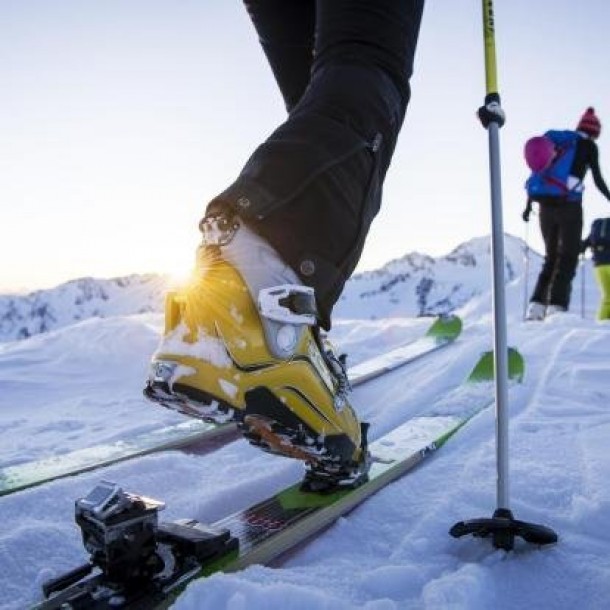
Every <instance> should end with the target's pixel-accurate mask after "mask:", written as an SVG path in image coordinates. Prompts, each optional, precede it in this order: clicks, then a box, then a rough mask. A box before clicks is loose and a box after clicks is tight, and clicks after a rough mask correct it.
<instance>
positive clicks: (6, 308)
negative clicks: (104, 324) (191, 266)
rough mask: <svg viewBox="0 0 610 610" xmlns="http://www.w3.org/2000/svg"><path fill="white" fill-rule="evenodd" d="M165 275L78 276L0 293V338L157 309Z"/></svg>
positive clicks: (11, 337) (7, 339) (165, 282)
mask: <svg viewBox="0 0 610 610" xmlns="http://www.w3.org/2000/svg"><path fill="white" fill-rule="evenodd" d="M168 285H169V279H168V277H167V276H162V275H154V274H147V275H130V276H126V277H120V278H114V279H94V278H82V279H78V280H73V281H70V282H66V283H65V284H61V285H60V286H57V287H56V288H51V289H48V290H37V291H36V292H32V293H31V294H28V295H23V296H16V295H7V296H0V342H3V341H13V340H16V339H25V338H27V337H31V336H33V335H37V334H39V333H42V332H47V331H49V330H56V329H58V328H62V327H64V326H69V325H70V324H74V323H75V322H79V321H81V320H86V319H87V318H93V317H98V318H108V317H111V316H117V315H130V314H136V313H148V312H158V311H161V309H162V306H163V295H164V293H165V291H166V290H167V287H168Z"/></svg>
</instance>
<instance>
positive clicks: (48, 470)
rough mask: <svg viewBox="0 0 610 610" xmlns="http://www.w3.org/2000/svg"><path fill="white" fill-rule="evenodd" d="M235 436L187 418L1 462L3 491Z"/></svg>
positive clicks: (433, 331) (446, 334)
mask: <svg viewBox="0 0 610 610" xmlns="http://www.w3.org/2000/svg"><path fill="white" fill-rule="evenodd" d="M461 330H462V321H461V319H460V318H459V317H457V316H454V315H451V316H443V317H439V318H437V319H435V321H434V322H433V323H432V325H431V326H430V327H429V328H428V330H427V332H426V334H425V335H424V336H423V337H422V338H420V339H417V340H415V341H412V342H411V343H408V344H406V345H404V346H402V347H398V348H396V349H394V350H392V351H390V352H388V353H387V354H381V355H379V356H376V357H373V358H371V359H369V360H366V361H365V362H362V363H360V364H358V365H356V366H354V367H353V368H351V369H350V370H349V371H348V376H349V379H350V383H351V385H352V386H353V387H356V386H358V385H361V384H363V383H366V382H367V381H370V380H372V379H375V378H376V377H379V376H380V375H383V374H384V373H387V372H389V371H392V370H395V369H396V368H399V367H401V366H404V365H406V364H408V363H409V362H413V361H414V360H417V359H418V358H421V357H423V356H425V355H427V354H430V353H432V352H434V351H436V350H438V349H441V348H442V347H445V346H447V345H449V344H450V343H452V342H453V341H454V340H455V339H457V337H458V336H459V335H460V333H461ZM236 438H239V433H238V431H237V427H236V426H235V424H233V423H228V424H215V423H211V422H206V421H202V420H197V419H189V420H187V421H184V422H181V423H179V424H175V425H172V426H165V427H163V428H158V429H155V430H151V431H149V432H145V433H143V434H139V435H137V436H134V437H132V438H129V439H125V440H121V441H116V442H112V443H103V444H100V445H95V446H92V447H86V448H84V449H78V450H76V451H71V452H68V453H64V454H60V455H56V456H51V457H47V458H42V459H40V460H35V461H32V462H25V463H22V464H16V465H14V466H6V467H4V468H0V496H2V495H6V494H10V493H14V492H16V491H20V490H22V489H27V488H28V487H34V486H36V485H40V484H42V483H46V482H48V481H52V480H55V479H59V478H62V477H66V476H73V475H76V474H80V473H82V472H87V471H90V470H96V469H98V468H102V467H104V466H110V465H112V464H116V463H118V462H122V461H125V460H128V459H132V458H135V457H141V456H144V455H148V454H150V453H157V452H159V451H167V450H170V449H184V448H188V447H189V446H192V445H194V444H198V443H202V442H207V441H212V440H215V441H219V442H222V441H229V440H234V439H236Z"/></svg>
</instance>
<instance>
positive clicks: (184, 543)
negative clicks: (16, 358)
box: [36, 349, 524, 610]
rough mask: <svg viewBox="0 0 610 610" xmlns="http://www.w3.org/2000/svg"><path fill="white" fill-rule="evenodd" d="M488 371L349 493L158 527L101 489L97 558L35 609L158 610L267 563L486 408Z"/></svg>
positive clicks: (95, 508)
mask: <svg viewBox="0 0 610 610" xmlns="http://www.w3.org/2000/svg"><path fill="white" fill-rule="evenodd" d="M493 366H494V365H493V355H492V354H491V352H488V353H485V354H484V355H483V356H482V357H481V359H480V360H479V362H478V363H477V364H476V366H475V367H474V368H473V369H472V372H471V374H470V375H469V377H468V378H467V380H466V381H465V382H464V383H463V384H462V386H460V387H459V388H457V389H455V390H454V391H451V392H449V393H448V394H447V395H446V396H445V397H444V398H443V399H442V400H441V401H440V402H438V403H435V405H434V406H433V408H432V411H433V413H434V414H433V415H428V416H421V417H416V418H413V419H411V420H409V421H407V422H406V423H404V424H402V425H400V426H398V427H397V428H395V429H394V430H392V431H390V432H389V433H388V434H386V435H385V436H383V437H381V438H379V439H378V440H376V441H374V442H373V443H371V445H370V451H371V455H372V465H371V470H370V473H369V478H368V480H367V481H366V482H364V483H363V484H361V485H360V486H358V487H355V488H345V489H338V490H336V491H333V492H332V493H315V492H304V491H301V489H300V485H299V484H296V485H293V486H290V487H288V488H286V489H284V490H283V491H280V492H279V493H277V494H274V495H272V496H271V497H269V498H267V499H266V500H263V501H262V502H258V503H257V504H255V505H253V506H251V507H249V508H246V509H244V510H241V511H239V512H237V513H235V514H233V515H230V516H227V517H226V518H223V519H221V520H219V521H217V522H216V523H214V524H212V525H204V524H201V523H199V522H197V521H194V520H189V519H183V520H179V521H175V522H171V523H159V522H158V511H159V510H161V509H162V508H163V507H164V504H163V503H162V502H159V501H157V500H153V499H151V498H145V497H142V496H138V495H134V494H129V493H125V492H124V491H123V490H122V489H121V488H120V487H119V486H118V485H116V484H114V483H109V482H102V483H101V484H100V485H98V486H97V487H96V488H95V489H94V490H92V492H91V493H90V494H89V495H88V496H86V497H84V498H81V499H80V500H77V502H76V521H77V523H78V524H79V526H80V527H81V530H82V535H83V542H84V544H85V546H86V548H87V549H89V550H90V549H94V552H93V553H92V557H91V560H90V562H89V563H87V564H85V565H83V566H80V567H78V568H76V569H74V570H72V571H71V572H69V573H67V574H64V575H63V576H60V577H58V578H55V579H53V580H51V581H48V582H47V583H45V584H44V585H43V592H44V594H45V596H46V597H47V598H48V599H47V600H46V601H43V602H41V603H40V604H39V605H38V606H36V610H56V609H61V608H66V607H67V608H71V607H74V608H81V609H91V610H93V609H95V610H103V609H108V610H109V609H111V608H122V609H124V610H143V609H146V610H162V609H165V608H168V607H169V606H170V605H171V604H172V603H173V601H175V599H176V598H177V597H178V595H179V594H180V593H181V592H182V591H183V589H184V588H185V587H186V585H187V584H188V583H190V582H192V581H194V580H195V579H198V578H202V577H206V576H209V575H211V574H213V573H216V572H230V571H237V570H240V569H243V568H245V567H246V566H249V565H252V564H265V563H269V562H270V561H272V560H273V559H275V558H277V557H279V556H280V555H282V554H283V553H285V552H286V551H288V550H290V549H293V548H295V547H296V546H297V545H299V544H300V543H302V542H303V541H305V540H307V539H308V538H310V537H312V536H314V535H315V534H317V533H319V532H321V531H323V530H324V528H326V527H327V526H328V525H330V524H331V523H333V522H334V521H336V520H337V519H338V518H339V517H340V516H342V515H345V514H346V513H348V512H349V511H350V510H352V509H353V508H354V507H356V506H357V505H358V504H360V503H361V502H363V501H364V500H365V499H366V498H368V497H370V496H372V495H373V494H375V493H376V492H377V491H379V490H380V489H382V488H383V487H385V486H386V485H388V484H389V483H391V482H392V481H395V480H396V479H398V478H399V477H401V476H403V475H404V474H406V473H407V472H409V471H410V470H412V469H413V468H414V467H415V466H416V465H418V464H420V463H421V462H422V461H424V460H425V459H426V458H428V457H429V456H431V455H433V454H434V452H435V451H436V450H437V449H439V448H440V447H442V446H443V445H444V444H445V443H446V442H447V440H449V439H450V438H451V437H452V436H453V435H454V434H455V433H456V432H457V431H458V430H459V429H460V428H462V427H463V426H464V425H465V424H466V423H467V422H468V421H469V420H470V419H471V418H472V417H474V416H475V415H476V414H478V413H480V412H481V411H482V410H484V409H485V408H486V407H488V406H489V405H491V404H493V402H494V391H493V384H492V383H490V382H491V381H492V380H493V375H494V371H493ZM523 375H524V362H523V359H522V357H521V356H520V354H519V353H518V352H517V351H516V350H512V349H511V350H509V377H510V378H511V379H513V380H516V381H521V380H522V378H523ZM485 382H487V383H485ZM470 388H473V389H476V390H477V391H473V392H469V389H470ZM452 411H453V412H452ZM64 604H65V605H64Z"/></svg>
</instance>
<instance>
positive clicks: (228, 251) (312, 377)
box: [145, 214, 369, 491]
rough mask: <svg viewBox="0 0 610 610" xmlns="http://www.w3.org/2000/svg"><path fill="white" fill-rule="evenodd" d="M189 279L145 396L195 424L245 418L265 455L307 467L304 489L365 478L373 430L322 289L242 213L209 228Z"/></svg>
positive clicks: (170, 305) (171, 314) (171, 309)
mask: <svg viewBox="0 0 610 610" xmlns="http://www.w3.org/2000/svg"><path fill="white" fill-rule="evenodd" d="M201 229H202V232H203V245H202V246H201V247H200V249H199V252H198V264H197V268H196V271H195V273H194V274H193V278H192V280H191V282H190V283H189V284H188V285H187V286H186V287H185V288H184V289H183V290H181V291H179V292H174V293H170V294H169V295H168V296H167V301H166V310H165V333H164V337H163V339H162V340H161V344H160V346H159V348H158V349H157V351H156V353H155V354H154V355H153V360H152V365H151V374H150V377H149V379H148V382H147V386H146V388H145V394H146V396H147V397H148V398H150V399H151V400H153V401H155V402H158V403H160V404H162V405H164V406H166V407H169V408H172V409H175V410H177V411H180V412H182V413H185V414H187V415H190V416H194V417H198V418H201V419H204V420H207V421H213V422H216V423H222V422H227V421H236V422H237V423H238V425H239V427H240V428H241V430H242V431H243V433H244V436H245V437H246V438H247V439H248V440H249V441H250V442H251V443H252V444H254V445H256V446H259V447H260V448H262V449H264V450H265V451H269V452H271V453H277V454H281V455H286V456H289V457H295V458H298V459H301V460H303V461H304V462H305V463H306V465H307V469H308V472H307V475H306V478H305V481H304V483H303V488H304V489H311V490H315V491H325V490H327V489H335V488H336V487H337V486H341V485H349V486H354V485H357V484H359V483H361V482H362V481H363V480H366V473H367V471H368V467H369V464H368V453H367V447H366V426H365V425H362V426H361V424H360V423H359V422H358V419H357V417H356V415H355V413H354V411H353V409H352V407H351V406H350V404H349V401H348V399H347V392H348V390H349V382H348V379H347V374H346V370H345V367H344V364H343V362H342V361H341V360H340V359H339V358H337V357H336V356H335V355H334V354H333V352H332V349H331V348H330V345H329V344H328V343H327V342H326V341H325V339H323V338H322V337H321V334H320V331H319V327H318V326H317V317H316V301H315V296H314V291H313V289H312V288H309V287H306V286H302V285H300V284H299V282H298V277H297V276H296V274H295V273H294V271H293V270H292V269H291V268H290V267H288V266H287V265H285V264H284V263H283V262H282V261H281V259H280V258H279V256H278V254H277V252H276V251H275V250H274V249H273V248H272V247H271V246H270V245H269V244H268V243H267V242H266V241H265V240H263V239H262V238H260V237H259V236H258V235H256V234H255V233H254V232H253V231H252V230H251V229H249V228H248V227H247V226H246V225H244V224H243V223H242V222H241V221H240V220H239V218H237V217H227V216H225V215H223V214H218V215H215V216H211V217H206V218H204V220H203V221H202V224H201Z"/></svg>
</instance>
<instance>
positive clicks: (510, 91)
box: [0, 0, 610, 291]
mask: <svg viewBox="0 0 610 610" xmlns="http://www.w3.org/2000/svg"><path fill="white" fill-rule="evenodd" d="M480 5H481V2H480V0H429V1H428V3H427V5H426V9H425V12H424V19H423V24H422V29H421V35H420V44H419V47H418V52H417V56H416V65H415V75H414V77H413V79H412V82H411V84H412V89H413V94H412V101H411V104H410V107H409V110H408V112H407V119H406V122H405V126H404V128H403V131H402V133H401V136H400V140H399V144H398V147H397V151H396V154H395V157H394V161H393V164H392V167H391V168H390V172H389V174H388V178H387V181H386V186H385V196H384V204H383V206H382V209H381V212H380V214H379V216H378V217H377V219H376V220H375V222H374V224H373V228H372V231H371V233H370V236H369V240H368V242H367V245H366V248H365V251H364V254H363V258H362V260H361V264H360V266H359V270H365V269H373V268H376V267H379V266H381V265H382V264H383V263H385V262H387V261H389V260H391V259H393V258H398V257H400V256H402V255H404V254H406V253H407V252H410V251H413V250H418V251H420V252H423V253H428V254H431V255H435V256H437V255H442V254H446V253H448V252H449V251H450V250H452V249H453V248H454V247H455V246H457V245H458V244H459V243H461V242H463V241H466V240H468V239H470V238H471V237H475V236H480V235H486V234H489V233H490V226H491V225H490V200H489V168H488V149H487V142H488V140H487V133H486V131H485V130H484V129H483V128H482V127H481V126H480V124H479V123H478V121H477V119H476V117H475V112H476V109H477V108H478V106H479V105H481V103H482V101H483V98H484V94H485V74H484V64H483V44H482V34H481V20H482V19H481V6H480ZM495 14H496V43H497V57H498V80H499V88H500V93H501V95H502V106H503V108H504V110H505V112H506V114H507V123H506V125H505V127H504V128H503V129H502V130H501V157H502V184H503V201H504V227H505V230H506V231H508V232H510V233H512V234H514V235H517V236H520V237H526V232H525V224H524V223H523V221H522V220H521V211H522V209H523V207H524V199H525V198H524V191H523V182H524V180H525V179H526V178H527V171H526V168H525V164H524V162H523V158H522V147H523V143H524V142H525V140H526V139H527V138H528V137H530V136H531V135H535V134H538V133H540V132H543V131H545V130H546V129H549V128H574V127H575V126H576V123H577V122H578V119H579V117H580V115H581V114H582V112H583V111H584V110H585V109H586V107H587V106H589V105H592V106H594V107H595V109H596V112H597V113H598V116H599V117H600V119H601V121H602V125H603V127H602V134H601V137H600V138H599V140H598V144H599V147H600V153H601V167H602V173H603V174H604V177H605V178H606V181H607V182H608V183H610V36H609V35H608V27H609V24H610V3H609V2H608V1H607V0H586V1H585V2H574V1H573V0H537V1H532V0H496V2H495ZM0 23H1V24H2V32H3V33H2V36H1V37H0V83H1V85H2V94H1V95H0V134H1V137H0V210H1V215H0V261H1V262H0V265H1V267H0V269H1V271H0V290H2V291H6V290H12V289H20V288H27V289H36V288H43V287H51V286H54V285H57V284H59V283H61V282H64V281H67V280H69V279H74V278H77V277H82V276H95V277H113V276H117V275H126V274H129V273H143V272H167V271H170V272H176V273H186V272H188V271H189V269H190V267H191V263H192V260H193V253H194V248H195V246H196V244H197V242H198V239H199V233H198V231H197V224H198V221H199V218H200V216H201V214H202V212H203V209H204V207H205V204H206V202H207V201H208V200H209V199H211V198H212V197H213V196H215V195H216V194H217V193H218V192H220V191H222V190H223V189H224V188H225V187H226V186H228V184H229V183H230V182H232V181H233V180H234V179H235V177H236V176H237V174H238V172H239V170H240V169H241V167H242V166H243V164H244V162H245V161H246V159H247V158H248V156H249V155H250V153H251V152H252V150H253V149H254V148H255V147H256V146H257V145H258V144H259V143H260V142H261V141H263V140H264V139H265V137H266V136H267V135H268V134H269V133H270V132H271V131H272V130H273V129H274V128H275V127H276V126H277V125H278V124H280V123H281V122H282V121H283V120H284V118H285V111H284V107H283V104H282V101H281V97H280V95H279V92H278V91H277V89H276V86H275V83H274V81H273V78H272V75H271V71H270V69H269V68H268V66H267V64H266V61H265V58H264V56H263V54H262V51H261V50H260V48H259V46H258V41H257V38H256V34H255V32H254V29H253V27H252V26H251V24H250V22H249V19H248V17H247V15H246V13H245V10H244V9H243V7H242V4H241V2H240V1H239V0H198V1H195V0H0ZM586 185H587V189H586V193H585V221H586V223H587V226H588V224H589V223H590V222H591V221H592V220H593V218H596V217H599V216H610V204H608V203H607V202H606V201H605V199H604V198H603V196H602V195H601V194H600V193H599V192H598V191H597V189H596V188H595V186H594V185H593V182H592V179H591V177H590V176H589V177H588V179H587V181H586ZM527 236H528V238H529V242H530V245H532V246H533V247H535V248H536V249H538V250H541V240H540V236H539V229H538V226H537V219H536V218H534V219H533V221H532V222H530V224H529V232H528V235H527Z"/></svg>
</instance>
